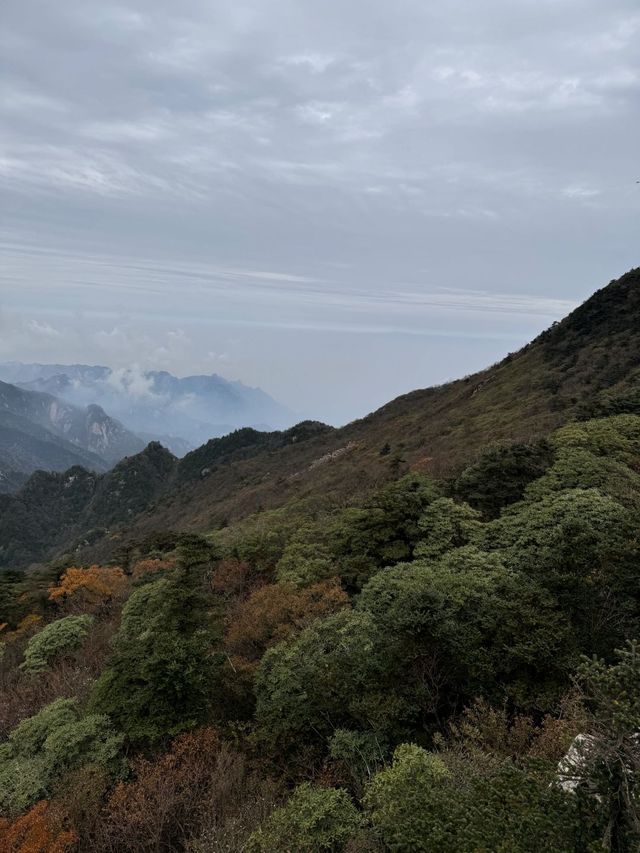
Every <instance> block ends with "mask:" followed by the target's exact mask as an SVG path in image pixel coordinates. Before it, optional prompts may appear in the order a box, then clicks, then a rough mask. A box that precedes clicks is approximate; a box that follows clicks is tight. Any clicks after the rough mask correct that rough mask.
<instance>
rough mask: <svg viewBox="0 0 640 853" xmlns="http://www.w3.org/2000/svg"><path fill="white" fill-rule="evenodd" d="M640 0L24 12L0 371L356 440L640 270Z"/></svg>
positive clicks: (5, 102)
mask: <svg viewBox="0 0 640 853" xmlns="http://www.w3.org/2000/svg"><path fill="white" fill-rule="evenodd" d="M639 48H640V6H639V5H638V0H606V2H605V0H484V2H482V3H479V2H478V0H446V2H445V0H440V2H433V0H431V2H425V0H394V2H390V0H348V2H345V0H316V2H313V3H312V2H309V0H270V2H268V3H266V2H264V0H226V2H220V0H207V1H206V2H205V0H181V2H180V3H176V2H168V0H140V2H135V3H134V2H127V0H124V2H120V3H115V2H112V0H65V2H64V3H47V2H44V0H3V2H2V5H1V8H0V72H1V73H0V124H1V127H0V194H1V196H0V197H1V199H2V200H1V202H0V204H1V209H0V360H2V361H5V360H22V361H49V362H51V361H55V362H72V361H73V362H85V363H100V364H107V365H110V366H112V367H116V368H120V367H128V366H136V367H139V368H141V369H149V368H161V369H168V370H171V371H172V372H174V373H176V374H177V375H186V374H189V373H212V372H216V373H219V374H221V375H222V376H225V377H227V378H229V379H240V380H242V381H243V382H245V383H247V384H249V385H254V386H260V387H261V388H263V389H264V390H265V391H267V392H269V393H271V394H272V395H273V396H275V397H276V398H277V399H279V400H280V401H282V402H283V403H285V404H286V405H288V406H289V407H291V408H292V409H294V410H295V411H296V412H299V413H300V415H301V416H305V417H317V418H319V419H321V420H325V421H328V422H331V423H335V424H339V423H344V422H346V421H348V420H350V419H352V418H355V417H358V416H361V415H364V414H366V413H367V412H368V411H370V410H372V409H374V408H375V407H377V406H379V405H381V404H383V403H384V402H385V401H387V400H389V399H391V398H393V397H394V396H397V395H398V394H400V393H403V392H405V391H408V390H411V389H413V388H419V387H427V386H429V385H434V384H439V383H442V382H444V381H447V380H449V379H452V378H456V377H459V376H462V375H466V374H469V373H472V372H475V371H476V370H479V369H481V368H483V367H485V366H487V365H488V364H490V363H493V362H495V361H496V360H498V359H500V358H501V357H502V356H504V355H505V354H506V353H507V352H511V351H514V350H516V349H518V348H519V347H520V346H521V345H522V344H524V343H525V342H526V341H527V340H529V339H530V338H532V337H533V336H535V335H536V334H537V333H538V332H539V331H541V330H542V329H543V328H545V327H547V326H548V325H550V324H551V323H552V322H553V321H554V320H558V319H560V318H561V317H562V316H564V315H565V314H566V313H568V312H569V311H570V310H571V309H572V308H573V307H574V306H575V305H577V304H578V303H579V302H581V301H582V300H583V299H585V298H586V297H587V296H589V295H590V294H591V293H592V292H593V291H594V290H596V289H597V288H598V287H601V286H603V285H604V284H606V283H608V282H609V281H610V280H611V279H613V278H616V277H618V276H619V275H621V274H622V273H623V272H625V271H626V270H628V269H630V268H631V267H634V266H637V265H638V264H639V263H640V253H639V251H638V249H639V240H638V236H639V234H638V231H639V227H638V226H639V223H640V217H639V214H640V184H637V183H636V181H638V180H640V154H639V153H638V152H639V150H640V148H639V145H638V140H640V49H639Z"/></svg>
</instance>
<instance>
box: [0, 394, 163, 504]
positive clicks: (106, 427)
mask: <svg viewBox="0 0 640 853" xmlns="http://www.w3.org/2000/svg"><path fill="white" fill-rule="evenodd" d="M145 444H146V442H145V441H144V440H143V439H142V438H140V437H139V436H137V435H135V434H134V433H132V432H130V431H129V430H127V429H126V428H125V427H124V426H123V425H122V424H121V423H120V422H119V421H117V420H115V419H114V418H111V417H109V416H108V415H107V414H106V413H105V411H104V410H103V409H102V408H101V407H100V406H97V405H93V404H92V405H90V406H87V407H86V408H80V407H78V406H73V405H71V404H70V403H67V402H65V401H63V400H60V399H59V398H57V397H54V396H53V395H51V394H45V393H42V392H39V391H27V390H25V389H23V388H19V387H17V386H15V385H10V384H8V383H6V382H0V492H8V491H13V490H14V489H15V488H17V486H19V485H20V484H21V482H22V481H23V480H24V479H25V476H26V475H28V474H31V473H32V472H33V471H35V470H37V469H39V468H42V469H45V470H51V471H64V470H66V469H67V468H69V466H73V465H83V466H84V467H86V468H88V469H90V470H93V471H99V472H103V471H107V470H108V469H109V468H111V467H112V466H113V465H115V463H116V462H118V461H119V460H120V459H122V458H123V457H125V456H131V455H133V454H136V453H139V452H140V451H141V450H143V449H144V447H145Z"/></svg>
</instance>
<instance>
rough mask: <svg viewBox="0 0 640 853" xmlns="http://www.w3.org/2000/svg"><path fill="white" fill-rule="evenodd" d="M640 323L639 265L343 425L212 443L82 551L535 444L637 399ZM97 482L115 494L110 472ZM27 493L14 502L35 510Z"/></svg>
mask: <svg viewBox="0 0 640 853" xmlns="http://www.w3.org/2000/svg"><path fill="white" fill-rule="evenodd" d="M639 329H640V270H638V269H636V270H632V271H631V272H629V273H627V274H626V275H625V276H623V277H622V278H621V279H619V280H618V281H614V282H612V283H611V284H609V285H608V286H607V287H606V288H604V289H602V290H600V291H598V292H597V293H596V294H594V296H593V297H591V299H589V300H588V301H587V302H586V303H585V304H584V305H582V306H581V307H580V308H578V309H576V311H574V312H573V313H572V314H571V315H569V317H567V318H566V319H565V320H563V321H562V322H561V323H558V324H555V325H554V326H553V327H552V328H551V329H549V330H548V331H546V332H544V333H543V334H542V335H540V336H539V337H538V338H537V339H536V340H535V341H533V342H532V343H531V344H529V345H527V346H526V347H524V348H523V349H522V350H521V351H520V352H518V353H515V354H511V355H508V356H507V357H506V358H505V359H504V360H503V361H502V362H500V363H499V364H497V365H494V366H493V367H490V368H488V369H486V370H483V371H481V372H480V373H477V374H475V375H473V376H469V377H466V378H464V379H461V380H458V381H456V382H452V383H449V384H447V385H443V386H441V387H438V388H430V389H427V390H422V391H415V392H413V393H411V394H407V395H404V396H402V397H399V398H397V399H396V400H394V401H392V402H390V403H388V404H387V405H386V406H383V407H382V408H381V409H379V410H378V411H376V412H374V413H372V414H371V415H369V416H368V417H366V418H364V419H362V420H360V421H356V422H354V423H352V424H350V425H348V426H346V427H344V428H342V429H339V430H334V429H331V428H328V427H324V426H322V425H308V424H302V425H299V427H297V428H294V429H292V430H288V431H286V432H284V433H271V434H261V433H257V432H255V431H253V430H241V431H239V432H238V433H234V434H232V435H231V436H227V437H225V438H222V439H216V440H213V441H210V442H208V443H207V444H206V445H204V446H203V447H201V448H199V449H198V450H196V451H194V452H193V453H190V454H188V455H187V456H186V457H185V458H184V459H183V460H181V461H180V462H179V463H176V464H175V465H174V466H173V469H172V471H171V472H170V474H169V475H168V477H167V478H166V481H165V482H166V488H165V489H164V491H163V490H162V489H159V490H156V491H155V492H154V496H153V506H151V505H150V504H147V505H146V506H143V503H144V502H136V505H135V512H132V513H131V514H130V519H131V521H130V523H129V524H128V525H127V527H126V529H125V528H124V527H123V528H121V529H119V530H113V529H112V530H111V532H110V535H109V538H108V539H103V540H101V541H100V542H98V543H97V545H96V548H97V551H96V550H94V551H93V552H92V551H91V550H88V551H86V552H84V553H85V554H86V555H90V554H91V553H100V554H101V555H108V554H109V553H110V552H112V551H113V550H115V549H117V547H118V546H119V544H120V543H121V542H122V541H124V540H125V539H127V540H131V539H136V538H139V537H141V536H144V535H146V534H148V533H150V532H153V531H161V530H166V529H168V528H173V529H189V530H199V531H206V530H212V529H215V528H217V527H219V526H221V525H224V524H228V523H233V522H235V521H237V520H239V519H242V518H245V517H247V516H248V515H250V514H252V513H255V512H259V511H261V510H264V509H271V508H276V507H280V506H284V505H289V506H290V507H295V506H302V505H304V506H305V507H306V508H307V509H311V510H313V509H315V508H322V507H329V506H333V505H335V504H336V503H341V502H345V501H351V500H354V499H355V500H357V499H358V498H359V497H361V496H363V495H366V494H367V493H368V492H369V491H371V490H372V489H373V488H375V487H376V486H378V485H380V484H381V483H382V482H384V481H385V480H388V479H391V478H394V477H397V476H398V474H400V473H402V472H404V471H407V470H410V469H411V470H421V471H425V472H428V473H431V474H433V475H435V476H443V475H447V474H450V473H452V472H454V471H456V470H458V469H459V468H460V467H461V466H462V465H464V464H465V463H468V462H470V461H472V460H473V459H474V457H475V456H476V455H477V453H478V452H479V450H480V449H481V448H483V447H485V446H486V445H487V444H490V443H492V442H517V441H520V442H521V441H530V440H532V439H535V438H536V437H539V436H541V435H544V434H546V433H547V432H549V431H550V430H551V429H553V428H554V427H556V426H558V425H560V424H561V423H563V422H565V421H567V420H570V419H572V418H576V417H582V416H584V415H585V413H587V414H588V413H589V412H597V411H598V409H600V408H602V407H603V406H604V407H605V408H606V407H607V406H614V408H615V407H616V406H618V408H619V407H620V406H622V410H624V409H625V407H627V408H628V407H629V406H631V407H633V406H635V405H639V406H640V400H638V394H637V392H638V388H640V334H639V332H638V330H639ZM634 401H636V402H634ZM101 482H102V485H101V488H102V489H104V490H106V491H108V490H109V488H110V485H109V483H110V480H109V479H108V478H104V480H103V481H101ZM25 491H27V490H23V492H21V493H20V495H19V496H18V497H17V498H16V500H21V501H22V502H23V506H24V507H25V511H26V512H29V508H28V507H29V501H28V500H26V501H25V500H24V498H23V497H22V496H23V495H24V493H25ZM136 513H138V514H137V515H136ZM85 526H86V523H85V522H80V521H79V522H78V523H77V524H76V528H75V529H76V530H77V531H80V530H82V529H85ZM3 535H4V534H3V532H2V530H0V545H2V542H3V541H4V540H3V538H2V537H3ZM17 535H19V532H18V534H17ZM69 541H71V540H70V539H69ZM0 553H1V552H0ZM81 553H82V552H81ZM0 559H1V557H0Z"/></svg>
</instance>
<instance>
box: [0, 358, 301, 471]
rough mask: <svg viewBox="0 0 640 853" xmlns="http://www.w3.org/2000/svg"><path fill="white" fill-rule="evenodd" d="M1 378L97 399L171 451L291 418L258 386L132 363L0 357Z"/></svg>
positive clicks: (75, 400)
mask: <svg viewBox="0 0 640 853" xmlns="http://www.w3.org/2000/svg"><path fill="white" fill-rule="evenodd" d="M0 379H2V380H4V381H5V382H10V383H12V384H13V385H17V386H19V387H20V388H23V389H25V390H28V391H39V392H43V393H47V394H52V395H54V396H55V397H58V398H59V399H61V400H64V401H66V402H67V403H71V404H73V405H75V406H81V407H86V406H90V405H98V406H100V407H102V408H103V409H104V410H105V411H106V412H108V414H109V415H110V416H111V417H113V418H117V419H118V420H119V421H120V422H121V423H122V424H124V425H125V427H126V428H127V429H128V430H130V431H132V432H134V433H136V434H137V435H139V436H141V437H142V438H143V439H144V440H145V441H150V440H159V441H160V442H161V443H162V444H164V445H165V446H166V447H168V448H169V449H170V450H171V451H172V452H173V453H174V454H176V455H177V456H183V455H184V454H185V453H186V452H187V451H188V450H190V449H192V448H193V447H195V446H198V445H200V444H203V443H204V442H206V441H208V440H209V439H210V438H214V437H218V436H221V435H226V434H227V433H229V432H231V431H232V430H234V429H238V428H241V427H246V426H251V427H254V428H256V429H262V430H273V429H281V428H286V427H288V426H290V425H291V424H292V423H293V422H294V421H295V419H296V418H295V416H294V415H293V414H292V413H291V412H290V411H289V410H288V409H286V408H285V407H284V406H282V405H281V404H280V403H278V402H276V401H275V400H274V399H273V398H272V397H270V396H269V395H268V394H265V392H264V391H262V390H260V389H259V388H249V387H248V386H246V385H243V384H242V383H241V382H237V381H235V382H231V381H229V380H227V379H223V378H222V377H221V376H217V375H216V374H213V375H211V376H186V377H183V378H178V377H176V376H173V375H172V374H171V373H167V372H166V371H153V370H152V371H140V370H138V369H136V368H128V369H123V370H112V369H111V368H109V367H103V366H98V365H94V366H92V365H86V364H71V365H65V364H22V363H19V362H9V363H5V364H0Z"/></svg>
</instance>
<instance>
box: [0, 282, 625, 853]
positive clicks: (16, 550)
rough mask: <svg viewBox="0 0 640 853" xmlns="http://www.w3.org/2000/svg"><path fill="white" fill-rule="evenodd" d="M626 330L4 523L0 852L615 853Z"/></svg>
mask: <svg viewBox="0 0 640 853" xmlns="http://www.w3.org/2000/svg"><path fill="white" fill-rule="evenodd" d="M639 328H640V272H639V271H634V272H632V273H629V274H628V275H627V276H625V277H623V278H622V279H620V280H619V281H617V282H614V283H612V284H611V285H609V287H607V288H605V289H604V290H602V291H600V292H599V293H597V294H596V295H595V296H594V297H593V298H592V299H591V300H589V301H588V302H587V303H585V305H583V306H582V307H581V308H579V309H578V310H577V311H576V312H574V313H573V314H572V315H571V316H570V317H568V318H567V319H566V320H565V321H563V322H562V323H560V324H558V325H556V326H554V327H553V328H552V329H551V330H549V331H548V332H546V333H544V334H543V335H542V336H540V337H539V338H538V339H537V340H536V341H534V342H533V343H532V344H530V345H529V346H528V347H526V348H525V349H524V350H522V351H521V352H519V353H517V354H515V355H513V356H510V357H508V358H507V359H505V360H504V361H503V362H501V363H500V364H499V365H496V366H495V367H493V368H490V369H489V370H487V371H484V372H483V373H481V374H477V375H476V376H474V377H470V378H468V379H466V380H461V381H459V382H456V383H452V384H451V385H448V386H444V387H442V388H438V389H431V390H428V391H419V392H415V393H414V394H411V395H407V396H405V397H403V398H400V399H398V400H395V401H393V402H392V403H390V404H389V405H388V406H385V407H384V408H383V409H381V410H379V411H378V412H376V413H374V414H372V415H370V416H369V417H368V418H365V419H364V420H362V421H359V422H357V423H354V424H351V425H350V426H348V427H346V428H344V429H343V430H333V429H331V428H329V427H324V426H323V425H321V424H314V423H305V424H301V425H299V426H298V427H295V428H293V429H292V430H289V431H286V432H283V433H259V432H254V431H252V430H244V431H240V432H238V433H234V434H232V435H230V436H228V437H225V438H222V439H217V440H215V441H212V442H209V443H208V444H207V445H204V446H203V447H202V448H200V449H198V450H197V451H194V452H193V453H191V454H189V455H187V456H186V457H185V458H184V459H183V460H180V461H178V460H176V459H175V458H174V457H173V456H171V454H170V453H168V452H167V451H165V450H164V449H163V448H161V447H160V446H159V445H151V446H150V447H149V448H147V450H146V451H145V452H144V453H142V454H139V455H138V456H136V457H133V458H132V459H129V460H125V461H124V462H123V463H120V465H119V466H117V467H116V468H115V469H114V470H113V471H112V472H109V473H108V474H106V475H101V476H98V475H94V474H91V475H90V474H87V472H85V471H83V470H82V469H80V468H78V469H73V470H72V471H71V472H67V473H66V474H64V475H61V474H44V473H42V474H38V475H37V476H36V477H34V478H32V479H31V480H30V481H29V483H27V485H26V486H25V487H24V488H23V490H21V492H20V493H19V494H18V495H17V496H11V497H7V496H5V497H3V498H1V500H2V501H3V503H2V504H1V505H0V510H2V512H1V515H0V547H1V548H2V549H3V550H2V552H1V553H2V554H3V560H4V563H5V565H6V566H7V568H6V570H5V571H4V573H3V574H1V575H0V622H1V623H2V626H1V627H2V630H1V633H0V638H1V639H2V658H1V661H0V679H1V683H0V738H1V741H0V815H1V817H0V838H1V839H2V840H1V841H0V850H1V851H3V853H4V850H6V851H22V853H27V851H34V850H35V851H45V850H46V851H49V850H51V851H58V853H65V851H68V853H71V852H72V851H96V852H97V853H119V851H132V853H133V851H149V853H152V851H153V853H156V851H191V853H214V851H215V853H218V851H229V853H231V851H248V853H272V852H273V851H283V853H287V851H290V853H298V851H301V853H302V851H345V853H365V851H368V853H381V852H382V851H398V853H412V851H425V853H443V851H445V852H446V851H455V853H458V851H460V853H484V851H501V853H520V851H523V853H540V851H550V852H551V853H581V851H585V853H595V851H600V850H603V849H604V850H608V851H617V853H622V851H629V853H632V851H637V850H639V849H640V805H639V802H638V796H639V793H638V778H640V777H639V774H640V748H639V743H638V731H640V650H639V649H638V647H637V645H636V640H637V639H638V638H639V637H640V573H639V571H638V566H639V565H640V553H639V549H640V394H639V391H638V388H639V385H638V371H639V369H640V335H639V334H638V329H639ZM25 529H28V530H29V535H28V536H26V535H25V534H24V532H23V531H24V530H25ZM47 557H50V558H51V559H49V560H48V561H47V560H46V559H45V558H47ZM36 561H38V562H37V564H33V565H31V567H30V568H29V570H28V571H19V570H18V569H19V568H21V567H24V566H25V565H26V564H28V563H36ZM3 845H4V846H3Z"/></svg>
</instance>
